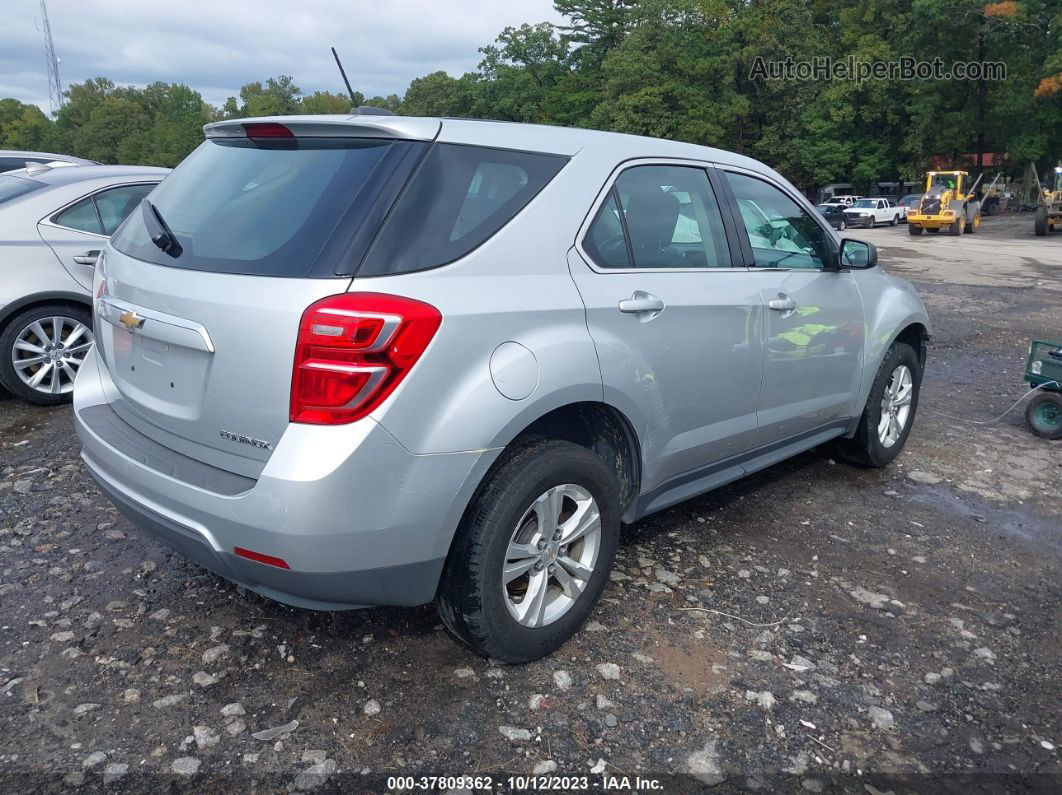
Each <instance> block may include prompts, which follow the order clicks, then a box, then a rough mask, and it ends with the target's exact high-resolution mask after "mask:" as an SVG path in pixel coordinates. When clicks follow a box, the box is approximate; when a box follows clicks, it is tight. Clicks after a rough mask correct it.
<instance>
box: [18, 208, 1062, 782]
mask: <svg viewBox="0 0 1062 795" xmlns="http://www.w3.org/2000/svg"><path fill="white" fill-rule="evenodd" d="M1031 227H1032V221H1031V218H1030V217H1028V216H1020V217H1016V218H1006V217H1005V218H993V219H988V220H987V221H986V224H985V226H984V228H983V229H982V232H981V233H980V234H978V235H977V236H973V237H971V236H966V237H964V238H961V239H959V240H954V239H948V238H945V237H939V238H909V237H908V235H907V234H906V231H905V230H904V229H903V227H899V228H898V229H890V228H885V229H878V230H874V231H867V232H852V233H850V235H851V236H853V237H864V238H866V239H870V240H874V241H875V242H877V243H878V244H879V245H880V246H882V260H883V262H884V263H885V265H886V267H888V268H890V269H892V270H894V271H896V272H899V273H902V274H904V275H907V276H909V277H911V278H914V279H915V280H916V282H917V283H918V286H919V289H920V291H921V292H922V294H923V295H924V297H925V299H926V303H927V306H928V307H929V310H930V313H931V314H932V315H933V318H934V322H935V324H936V331H937V335H936V337H935V339H934V340H933V343H932V347H931V349H930V354H929V356H930V359H929V366H928V371H927V374H926V381H925V387H924V391H923V396H922V404H921V407H920V413H919V415H918V418H917V421H916V426H915V429H914V432H913V434H912V436H911V440H910V442H909V444H908V447H907V450H906V451H905V452H904V454H903V455H902V456H901V458H900V459H899V460H898V461H897V462H896V463H895V464H894V465H892V466H890V467H888V468H887V469H885V470H882V471H865V470H858V469H853V468H851V467H848V466H846V465H843V464H841V463H838V462H835V461H834V459H833V458H832V457H831V452H830V450H829V449H822V450H817V451H813V452H811V453H808V454H805V455H803V456H800V457H799V458H796V459H794V460H791V461H789V462H786V463H784V464H782V465H779V466H776V467H774V468H772V469H770V470H768V471H766V472H763V473H760V474H758V475H756V476H754V477H751V478H748V479H746V480H744V481H742V482H739V483H736V484H734V485H732V486H730V487H727V488H724V489H722V490H720V491H718V492H714V493H712V494H710V495H707V496H704V497H701V498H699V499H696V500H692V501H690V502H687V503H684V504H682V505H680V506H677V507H675V508H673V509H671V510H668V511H666V512H663V513H660V514H657V515H655V516H652V517H649V518H648V519H646V520H644V521H642V522H640V523H638V524H637V525H636V526H634V527H633V528H630V529H629V531H628V532H627V533H626V535H625V537H624V540H623V542H622V544H621V548H620V553H619V557H618V561H617V565H616V569H615V573H614V574H613V583H612V584H611V587H610V588H609V589H608V590H607V591H606V594H605V598H604V600H603V603H602V604H601V606H600V608H599V610H598V611H597V612H596V614H595V615H594V617H593V620H592V621H591V622H590V623H589V624H588V625H587V626H586V627H585V628H584V630H583V631H582V632H581V633H579V635H578V636H577V637H576V638H575V639H574V640H573V641H572V642H570V643H569V644H568V645H567V646H566V647H564V649H562V650H561V652H559V653H558V654H556V655H554V656H553V657H551V658H549V659H546V660H542V661H540V662H537V663H533V664H530V665H526V666H520V667H506V666H501V665H495V664H492V662H491V661H488V660H484V659H481V658H479V657H477V656H474V655H473V654H470V653H469V652H468V651H467V650H465V649H463V648H462V647H460V646H458V645H456V644H455V643H454V642H453V641H452V640H451V639H450V638H449V637H448V636H447V634H446V633H445V632H444V631H443V629H442V628H441V626H440V625H439V622H438V620H437V618H436V615H435V612H434V609H433V608H431V607H423V608H417V609H406V610H399V609H377V610H365V611H358V612H353V613H341V614H326V613H312V612H306V611H299V610H294V609H289V608H286V607H283V606H281V605H278V604H274V603H271V602H269V601H267V600H265V599H262V598H259V597H257V596H254V595H251V594H248V593H247V592H245V591H242V590H241V589H239V588H237V587H235V586H232V585H230V584H228V583H226V582H224V581H222V580H220V579H218V578H216V577H214V576H213V575H211V574H209V573H207V572H205V571H204V570H202V569H199V568H198V567H196V566H195V565H193V564H190V563H188V562H186V561H184V560H182V559H181V558H179V557H177V556H175V555H173V554H171V553H170V552H168V551H167V550H165V549H164V548H162V547H161V546H159V545H158V544H156V543H155V542H153V541H151V540H149V539H146V538H144V537H143V536H141V535H140V534H139V533H138V531H137V530H136V529H135V528H134V527H132V526H131V525H130V524H129V523H128V522H127V521H126V520H125V519H123V518H122V517H120V516H119V515H118V514H117V513H116V512H115V511H114V510H113V509H112V508H111V507H110V505H109V504H108V503H107V501H106V500H105V499H104V498H103V497H102V496H101V494H100V493H99V491H98V490H97V489H96V487H95V486H94V484H93V483H92V481H91V480H90V478H89V477H88V476H87V475H86V473H85V471H84V469H83V468H82V466H81V464H80V463H79V459H78V444H77V441H76V438H75V437H74V434H73V432H72V429H71V422H70V410H69V409H68V408H61V409H56V410H42V409H35V408H31V407H28V406H25V405H22V404H20V403H18V402H16V401H14V400H13V399H11V398H10V397H8V396H6V395H5V396H0V623H2V633H0V735H2V736H3V738H4V741H3V744H2V746H0V779H2V780H3V781H4V787H3V788H4V790H7V791H11V790H13V789H15V788H16V787H19V788H21V789H24V790H26V791H30V790H32V789H34V788H41V789H59V788H62V787H64V786H65V787H69V786H76V785H79V784H85V785H89V786H92V787H95V788H100V787H101V786H103V785H107V786H108V788H110V789H126V790H139V789H146V788H149V787H151V788H155V789H158V788H163V787H167V786H177V787H183V788H197V789H204V790H211V789H215V788H221V787H224V786H232V785H233V784H236V785H237V786H240V787H241V788H244V789H251V788H256V789H259V790H264V791H273V790H285V789H288V790H290V789H300V790H301V789H311V788H314V787H319V788H321V789H325V790H327V789H336V790H340V789H342V790H346V791H378V792H379V791H385V790H386V788H387V783H386V777H387V776H389V775H404V776H413V777H418V776H422V775H440V774H442V775H453V776H460V775H486V774H492V775H493V776H494V777H495V779H494V781H495V783H494V788H495V789H505V788H506V787H507V786H508V782H507V780H506V777H507V776H508V775H509V774H531V773H538V774H549V773H554V774H557V775H566V776H575V777H585V778H586V780H587V782H588V784H589V786H590V787H591V788H597V787H601V786H603V785H605V784H607V783H608V782H609V779H608V778H606V777H608V776H614V777H616V778H615V779H614V781H615V783H616V784H617V785H622V784H623V783H624V780H623V778H622V777H623V776H627V777H629V778H628V779H627V783H629V784H630V785H631V786H632V787H633V786H634V785H635V784H636V781H635V777H638V776H640V777H641V778H642V779H646V780H653V781H656V782H657V784H658V786H659V787H662V788H663V789H664V790H666V791H669V792H670V791H693V790H696V789H699V788H703V787H705V786H707V785H721V786H719V789H739V788H756V787H758V788H762V789H765V790H766V789H770V788H773V787H777V786H784V787H786V788H792V789H799V788H801V787H802V788H804V789H806V790H810V791H813V792H815V791H823V790H831V789H834V788H838V787H840V788H843V789H849V790H852V791H859V792H872V793H873V792H877V791H879V790H887V789H890V788H891V789H893V790H895V791H927V790H930V789H935V790H944V791H949V790H950V791H960V790H961V791H971V790H977V789H983V790H985V791H999V790H1000V789H1003V788H1012V789H1014V788H1021V789H1023V791H1035V790H1042V791H1051V790H1054V791H1058V787H1060V786H1062V765H1060V762H1059V755H1058V754H1059V752H1058V750H1057V748H1056V746H1057V745H1059V744H1060V743H1062V728H1060V726H1059V717H1060V715H1062V688H1060V686H1059V681H1060V664H1059V650H1060V642H1059V631H1058V627H1059V619H1060V618H1062V610H1060V605H1062V599H1060V592H1062V579H1060V576H1059V575H1060V569H1062V566H1060V564H1062V443H1057V442H1054V443H1052V442H1047V441H1045V440H1042V439H1038V438H1036V437H1034V436H1032V435H1031V434H1030V433H1029V432H1028V431H1027V430H1026V428H1025V427H1024V424H1023V420H1022V417H1021V411H1020V410H1018V411H1015V412H1013V413H1011V414H1010V415H1008V416H1007V417H1005V418H1004V419H1003V420H1002V421H999V422H996V423H992V424H985V425H977V424H975V423H977V422H983V421H987V420H991V419H992V418H993V417H995V416H997V415H998V414H1000V413H1001V412H1002V411H1003V410H1004V409H1006V408H1007V406H1009V405H1010V404H1011V402H1012V401H1013V400H1015V399H1017V398H1018V397H1019V396H1020V395H1021V393H1022V391H1023V383H1022V381H1021V378H1020V373H1021V371H1022V369H1023V363H1024V356H1025V352H1026V349H1027V342H1028V339H1029V338H1030V337H1033V336H1056V337H1057V336H1060V335H1062V245H1060V242H1059V240H1060V239H1059V238H1058V237H1057V236H1056V237H1055V238H1053V239H1052V238H1048V239H1046V240H1039V239H1036V238H1033V237H1032V234H1031ZM1015 251H1017V252H1019V253H1017V254H1014V252H1015ZM994 261H998V262H999V263H1000V265H999V278H998V280H997V281H996V282H993V269H992V263H993V262H994ZM581 781H582V779H580V778H576V779H575V780H574V781H573V782H569V783H574V784H575V785H576V786H578V785H579V784H580V783H581ZM643 783H644V782H643ZM864 787H865V789H864ZM442 789H445V787H442ZM558 789H559V787H558Z"/></svg>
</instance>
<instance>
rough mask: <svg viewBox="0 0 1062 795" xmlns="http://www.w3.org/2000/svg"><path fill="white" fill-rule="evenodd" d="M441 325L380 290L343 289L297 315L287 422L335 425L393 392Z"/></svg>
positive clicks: (413, 304) (426, 308)
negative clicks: (339, 293)
mask: <svg viewBox="0 0 1062 795" xmlns="http://www.w3.org/2000/svg"><path fill="white" fill-rule="evenodd" d="M440 323H442V315H440V314H439V310H438V309H436V308H435V307H433V306H431V305H430V304H425V303H423V302H421V301H414V300H413V299H412V298H403V297H401V296H397V295H385V294H383V293H343V294H341V295H333V296H330V297H328V298H324V299H322V300H320V301H318V302H317V303H315V304H311V305H310V307H309V308H308V309H307V310H306V311H305V312H303V313H302V320H301V321H300V322H299V339H298V341H297V342H296V344H295V368H294V371H293V372H292V375H291V421H292V422H303V423H309V424H313V425H341V424H343V423H347V422H354V421H355V420H359V419H361V418H362V417H364V416H365V415H366V414H368V413H369V412H371V411H372V410H373V409H375V408H376V407H377V406H379V405H380V404H381V403H382V402H383V401H384V400H386V399H387V396H388V395H390V394H391V392H393V391H394V389H395V387H396V386H398V385H399V383H401V381H402V379H403V378H405V377H406V374H407V373H408V372H409V371H410V369H411V368H412V367H413V365H414V364H416V362H417V359H419V358H420V355H421V354H422V353H424V350H425V349H426V348H427V347H428V343H430V342H431V339H432V337H434V336H435V332H436V331H437V330H438V328H439V324H440Z"/></svg>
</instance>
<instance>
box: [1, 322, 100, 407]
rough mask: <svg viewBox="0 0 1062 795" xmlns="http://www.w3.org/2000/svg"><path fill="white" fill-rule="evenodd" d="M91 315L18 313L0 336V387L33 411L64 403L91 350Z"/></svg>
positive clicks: (68, 398) (69, 397)
mask: <svg viewBox="0 0 1062 795" xmlns="http://www.w3.org/2000/svg"><path fill="white" fill-rule="evenodd" d="M92 340H93V336H92V315H91V313H90V312H89V310H88V309H87V308H85V307H83V306H78V305H76V304H45V305H43V306H35V307H32V308H30V309H27V310H26V311H24V312H21V313H19V314H18V315H16V316H15V317H13V318H11V320H9V321H8V323H7V325H6V326H4V330H3V333H0V383H2V384H3V385H4V386H5V387H6V388H7V390H8V391H9V392H11V393H12V394H14V395H16V396H18V397H20V398H22V399H23V400H25V401H27V402H29V403H33V404H35V405H38V406H56V405H59V404H60V403H69V402H70V400H71V398H72V397H73V387H74V376H75V375H76V374H77V370H78V369H79V368H80V366H81V362H82V361H84V358H85V356H87V355H88V351H89V348H90V347H91V345H92Z"/></svg>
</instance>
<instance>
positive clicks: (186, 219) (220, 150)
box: [113, 138, 405, 276]
mask: <svg viewBox="0 0 1062 795" xmlns="http://www.w3.org/2000/svg"><path fill="white" fill-rule="evenodd" d="M403 143H404V142H403ZM400 146H401V143H396V142H394V141H391V140H386V139H368V138H282V139H261V140H256V139H249V138H233V139H208V140H207V141H205V142H204V143H203V144H201V145H200V146H199V148H198V149H196V150H195V151H194V152H193V153H192V154H191V155H189V156H188V158H186V159H185V161H184V162H183V163H181V165H180V166H178V167H177V168H176V169H175V170H174V171H173V172H172V173H171V174H170V175H169V176H168V177H167V178H166V179H165V181H163V182H162V183H161V184H160V185H159V186H158V187H157V188H156V189H155V191H154V192H153V193H152V194H151V203H152V204H153V205H154V206H155V208H157V210H158V214H159V215H160V216H161V217H162V219H163V220H164V221H165V223H166V225H167V226H168V227H169V228H170V230H172V232H173V234H174V236H175V237H176V238H177V241H178V242H179V243H180V253H179V254H178V255H177V256H171V255H170V254H167V253H164V252H163V251H162V250H161V249H160V248H159V247H158V246H157V245H155V244H154V243H153V242H152V241H151V236H150V234H149V221H148V220H145V217H144V214H145V211H146V206H145V205H144V204H143V203H141V204H140V205H139V206H138V208H137V210H135V211H134V212H133V213H132V214H131V215H130V216H129V219H128V221H127V222H126V223H125V224H123V225H122V226H121V228H120V229H119V230H118V233H117V234H116V235H115V236H114V238H113V245H114V247H115V248H117V249H118V250H119V251H121V252H123V253H124V254H128V255H129V256H131V257H136V258H138V259H142V260H147V261H148V262H154V263H156V264H159V265H170V266H173V267H178V268H189V269H193V270H203V271H213V272H218V273H243V274H251V275H260V276H307V275H320V276H330V275H334V272H335V269H336V263H335V262H330V263H327V265H328V267H327V268H324V271H323V272H322V270H321V269H320V268H315V265H316V263H317V259H318V255H319V254H320V253H321V251H322V249H324V247H325V245H326V243H328V241H329V240H330V239H331V238H332V236H333V234H334V233H335V232H336V230H337V227H338V226H339V225H340V223H341V221H343V220H344V219H345V218H346V217H347V215H348V210H350V208H351V207H352V206H353V205H354V203H355V201H359V198H358V197H359V195H360V194H362V193H363V192H369V191H370V188H369V187H368V186H370V185H371V184H373V180H374V174H376V172H377V171H380V170H381V169H380V166H381V163H383V162H384V161H385V160H386V158H387V157H388V153H389V152H390V151H392V150H393V149H396V148H398V147H400ZM400 179H403V180H404V179H405V177H404V175H403V176H401V177H400Z"/></svg>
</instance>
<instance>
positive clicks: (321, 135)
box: [94, 120, 438, 477]
mask: <svg viewBox="0 0 1062 795" xmlns="http://www.w3.org/2000/svg"><path fill="white" fill-rule="evenodd" d="M425 121H426V120H425ZM437 129H438V125H437V123H435V125H434V126H433V127H432V128H431V129H427V128H425V129H424V130H420V131H417V130H414V131H413V133H414V134H417V133H418V132H419V133H420V135H421V137H427V138H430V137H431V136H432V135H434V133H435V131H436V130H437ZM404 132H406V133H408V132H409V131H404ZM402 133H403V131H402V130H398V131H396V130H394V129H388V127H387V126H386V124H384V123H381V124H377V125H374V124H373V123H372V122H371V121H370V122H368V123H367V124H366V125H361V126H359V125H357V124H351V123H350V122H349V121H346V122H344V123H342V124H341V123H339V122H338V121H334V120H333V121H331V122H329V123H319V124H316V123H314V122H313V121H312V120H309V121H304V122H300V123H298V124H289V125H282V124H280V123H277V122H266V123H262V122H253V123H246V124H241V123H226V124H223V125H219V126H217V127H214V128H212V129H208V139H207V141H206V142H205V143H204V144H202V145H201V146H200V147H199V148H198V149H197V150H196V151H195V152H193V153H192V154H191V155H190V156H189V157H188V158H187V159H186V160H185V161H184V162H183V163H182V164H181V165H180V166H179V167H178V168H177V169H176V170H175V171H174V172H173V173H172V174H171V175H170V176H169V177H168V178H167V179H166V180H165V181H164V182H163V183H162V184H161V185H160V186H159V187H158V188H156V189H155V190H154V191H153V192H152V193H151V194H150V196H149V197H148V198H147V199H146V200H145V202H144V203H143V204H142V205H141V206H140V207H139V208H138V209H137V210H134V211H133V213H132V214H131V215H130V216H129V218H128V219H127V221H126V222H125V223H124V224H123V226H122V227H121V228H120V229H119V230H118V232H117V233H116V235H115V236H114V238H113V239H112V241H111V243H110V244H109V245H108V247H107V249H106V251H105V253H104V256H103V257H102V258H101V260H100V263H99V266H98V269H97V274H96V282H95V285H94V289H95V294H96V296H97V301H96V319H97V320H96V326H97V345H98V349H99V352H100V354H101V356H102V358H103V360H104V363H105V365H106V367H107V370H108V371H109V373H110V376H111V379H112V380H113V381H114V384H115V386H116V388H117V390H118V393H119V396H118V398H117V399H116V400H115V401H114V402H113V403H112V406H113V408H114V410H115V412H116V413H118V414H119V415H120V416H121V417H122V418H123V419H124V420H125V421H126V422H128V423H129V424H131V425H133V426H134V427H135V428H137V429H138V430H140V431H141V432H142V433H145V434H146V435H148V436H150V437H151V438H153V439H155V440H156V441H158V442H160V443H161V444H164V445H166V446H168V447H170V448H171V449H174V450H177V451H179V452H181V453H183V454H185V455H188V456H191V457H193V458H196V459H198V460H201V461H204V462H206V463H209V464H212V465H214V466H218V467H222V468H224V469H227V470H230V471H233V472H237V473H239V474H242V475H246V476H249V477H256V476H257V475H258V474H259V473H260V472H261V469H262V468H263V467H264V465H265V462H266V461H268V459H269V456H270V454H271V453H272V449H273V447H274V446H275V445H276V443H277V442H278V441H279V439H280V437H281V435H282V434H283V432H284V429H285V428H286V426H287V424H288V421H289V398H290V389H291V377H292V366H293V357H294V349H295V343H296V339H297V336H298V332H299V320H300V318H301V316H302V313H303V311H304V310H305V309H306V308H307V307H308V306H309V305H310V304H312V303H314V302H315V301H317V300H318V299H320V298H323V297H325V296H329V295H334V294H336V293H342V292H344V291H346V290H347V288H348V287H349V285H350V281H351V274H352V273H353V269H354V266H355V265H356V262H357V260H358V252H359V251H360V250H363V249H364V246H366V245H367V244H368V242H369V241H370V240H371V238H372V236H373V235H374V234H375V231H376V229H377V228H378V226H379V223H380V220H381V219H382V217H383V214H384V213H385V212H386V209H387V208H388V207H389V206H390V204H391V202H392V201H393V200H394V197H395V196H396V195H397V192H398V191H399V190H400V189H401V187H402V185H404V184H405V181H406V179H407V178H408V176H409V173H410V172H411V171H412V168H413V166H414V164H415V163H416V161H417V159H418V158H419V157H420V155H421V154H422V152H423V149H424V148H425V146H426V144H424V143H422V142H418V141H414V140H408V139H401V138H400V137H399V136H400V135H401V134H402Z"/></svg>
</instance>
